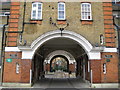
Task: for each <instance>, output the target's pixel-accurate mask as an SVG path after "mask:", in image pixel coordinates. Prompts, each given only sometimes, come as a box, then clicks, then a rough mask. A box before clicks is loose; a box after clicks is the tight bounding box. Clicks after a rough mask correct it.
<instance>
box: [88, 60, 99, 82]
mask: <svg viewBox="0 0 120 90" xmlns="http://www.w3.org/2000/svg"><path fill="white" fill-rule="evenodd" d="M90 66H91V69H92V72H93V73H92V74H93V83H100V82H101V60H90Z"/></svg>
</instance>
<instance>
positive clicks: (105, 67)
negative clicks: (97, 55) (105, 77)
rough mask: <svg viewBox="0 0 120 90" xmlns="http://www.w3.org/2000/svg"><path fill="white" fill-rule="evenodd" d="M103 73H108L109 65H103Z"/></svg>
mask: <svg viewBox="0 0 120 90" xmlns="http://www.w3.org/2000/svg"><path fill="white" fill-rule="evenodd" d="M103 73H104V74H106V73H107V65H106V63H103Z"/></svg>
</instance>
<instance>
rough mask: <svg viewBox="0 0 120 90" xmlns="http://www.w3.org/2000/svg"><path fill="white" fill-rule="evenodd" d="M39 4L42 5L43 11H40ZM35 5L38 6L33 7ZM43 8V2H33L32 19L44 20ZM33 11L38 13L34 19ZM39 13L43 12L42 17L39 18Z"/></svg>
mask: <svg viewBox="0 0 120 90" xmlns="http://www.w3.org/2000/svg"><path fill="white" fill-rule="evenodd" d="M39 4H40V5H41V9H38V5H39ZM34 5H36V7H33V6H34ZM42 7H43V4H42V3H41V2H33V3H32V11H31V19H33V20H34V19H35V20H42ZM33 11H36V14H35V17H33ZM38 11H41V12H40V17H38Z"/></svg>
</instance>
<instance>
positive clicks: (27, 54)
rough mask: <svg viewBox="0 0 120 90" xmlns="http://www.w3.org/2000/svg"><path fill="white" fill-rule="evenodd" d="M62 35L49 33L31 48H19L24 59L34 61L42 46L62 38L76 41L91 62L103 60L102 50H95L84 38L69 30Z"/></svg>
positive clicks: (55, 32) (42, 36)
mask: <svg viewBox="0 0 120 90" xmlns="http://www.w3.org/2000/svg"><path fill="white" fill-rule="evenodd" d="M62 33H63V34H62V36H61V31H60V30H54V31H49V32H46V33H44V34H42V35H41V36H40V37H38V38H37V39H36V40H34V41H33V43H32V44H31V46H30V47H23V46H22V47H19V49H20V50H21V51H22V59H33V58H34V53H35V52H36V50H37V49H38V48H39V47H40V46H41V45H42V44H44V43H45V42H47V41H48V40H51V39H54V38H60V37H63V38H69V39H72V40H74V41H76V42H77V43H78V44H79V45H80V46H81V47H82V48H83V49H84V50H85V52H86V54H87V55H88V58H89V60H90V59H101V55H100V48H97V49H96V48H93V46H92V45H91V43H90V42H89V41H88V40H87V39H85V38H84V37H83V36H81V35H80V34H78V33H75V32H73V31H69V30H64V31H63V32H62Z"/></svg>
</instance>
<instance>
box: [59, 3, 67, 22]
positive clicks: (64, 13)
mask: <svg viewBox="0 0 120 90" xmlns="http://www.w3.org/2000/svg"><path fill="white" fill-rule="evenodd" d="M60 4H63V5H64V10H59V5H60ZM59 11H63V12H64V18H60V17H59ZM65 19H66V16H65V3H64V2H58V20H65Z"/></svg>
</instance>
